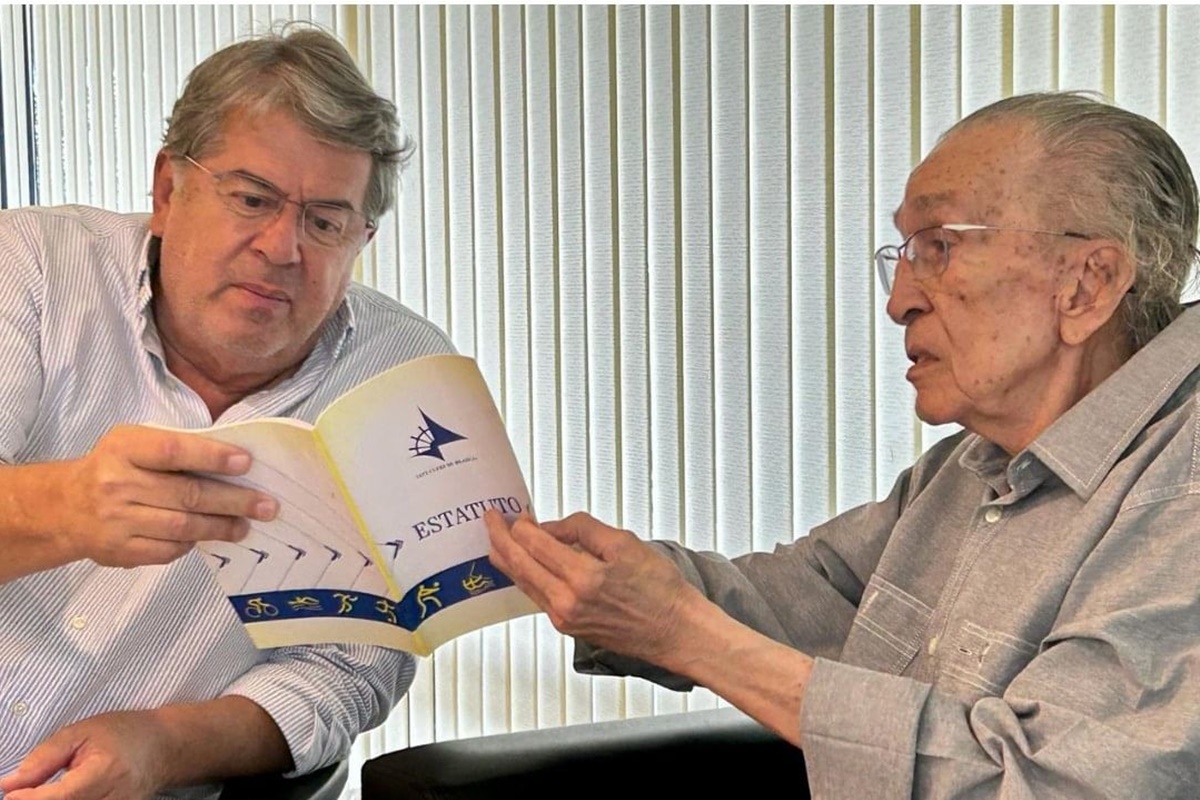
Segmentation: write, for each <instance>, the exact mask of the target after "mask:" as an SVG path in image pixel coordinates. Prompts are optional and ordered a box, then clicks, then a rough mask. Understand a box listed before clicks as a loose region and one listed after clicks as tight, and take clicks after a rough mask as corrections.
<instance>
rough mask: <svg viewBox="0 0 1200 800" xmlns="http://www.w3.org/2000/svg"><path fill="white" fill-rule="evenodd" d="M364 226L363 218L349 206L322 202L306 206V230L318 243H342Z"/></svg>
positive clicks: (330, 245) (329, 244) (332, 244)
mask: <svg viewBox="0 0 1200 800" xmlns="http://www.w3.org/2000/svg"><path fill="white" fill-rule="evenodd" d="M363 227H364V223H363V221H362V218H361V217H359V216H358V214H355V213H354V212H353V211H351V210H350V209H348V208H342V207H341V206H326V205H321V204H320V203H316V204H313V205H308V206H305V207H304V232H305V234H307V235H308V237H309V238H310V239H312V240H313V241H314V242H316V243H317V244H322V245H326V246H329V247H334V246H337V245H340V244H342V243H343V242H345V241H347V240H348V239H350V238H351V237H352V236H353V235H354V233H355V231H356V230H360V231H361V230H362V228H363Z"/></svg>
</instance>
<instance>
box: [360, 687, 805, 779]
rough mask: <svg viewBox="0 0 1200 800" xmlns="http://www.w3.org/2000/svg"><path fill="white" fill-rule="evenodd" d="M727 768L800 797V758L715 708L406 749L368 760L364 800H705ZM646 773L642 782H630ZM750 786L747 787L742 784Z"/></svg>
mask: <svg viewBox="0 0 1200 800" xmlns="http://www.w3.org/2000/svg"><path fill="white" fill-rule="evenodd" d="M726 771H732V772H733V774H736V775H741V776H746V780H753V782H754V784H753V785H767V786H770V785H772V783H773V782H775V781H782V785H784V786H787V787H788V794H789V796H790V797H797V798H805V797H807V786H808V781H807V778H806V773H805V770H804V756H803V754H802V753H801V751H800V750H799V749H798V748H796V747H793V746H792V745H790V744H788V743H787V742H786V741H784V740H783V739H781V738H779V737H778V736H776V735H775V734H773V733H771V732H770V731H768V730H766V729H765V728H763V727H762V726H761V725H759V724H758V723H757V722H755V721H753V720H751V719H750V718H748V717H746V716H745V715H744V714H742V713H741V712H740V711H738V710H737V709H733V708H722V709H717V710H715V711H699V712H693V713H690V714H668V715H664V716H660V717H642V718H638V719H627V720H619V721H616V722H599V723H594V724H590V725H569V726H566V727H563V728H551V729H546V730H539V731H526V732H521V733H506V734H499V735H495V736H482V737H478V738H474V739H462V740H459V741H453V742H438V743H436V744H427V745H421V746H419V747H411V748H409V749H407V750H398V751H396V752H394V753H387V754H385V755H382V756H378V757H376V758H373V759H371V760H369V761H367V763H366V764H364V765H363V771H362V800H412V799H414V798H439V800H479V799H480V798H512V797H528V798H540V797H569V798H571V800H579V799H580V798H592V797H594V798H604V800H612V798H614V797H617V798H622V800H631V799H632V798H641V797H645V798H654V800H661V799H662V797H663V787H664V785H669V786H670V792H669V794H668V796H672V797H687V796H689V795H694V796H699V797H708V796H710V795H711V793H712V791H713V781H714V776H716V775H720V774H722V773H724V772H726ZM640 775H648V776H652V777H653V779H652V780H649V781H645V782H640V781H631V780H630V777H631V776H640ZM747 785H749V784H747Z"/></svg>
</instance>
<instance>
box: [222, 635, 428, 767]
mask: <svg viewBox="0 0 1200 800" xmlns="http://www.w3.org/2000/svg"><path fill="white" fill-rule="evenodd" d="M324 647H327V646H316V647H312V648H284V650H288V651H291V650H311V651H314V652H311V653H306V654H305V655H304V656H300V657H297V658H295V659H287V660H272V661H266V662H263V663H261V664H259V665H257V666H256V667H254V668H253V669H251V670H250V671H249V672H247V673H246V674H244V675H242V676H241V677H240V678H238V679H237V680H236V681H234V682H233V683H231V684H230V685H229V686H228V687H227V688H226V689H225V691H224V692H222V694H223V695H239V696H242V697H245V698H247V699H248V700H251V701H253V702H254V703H256V704H258V706H259V707H261V708H262V709H263V710H264V711H266V712H267V714H268V715H269V716H270V717H271V719H272V720H274V722H275V724H276V725H277V726H278V727H279V731H280V733H282V734H283V738H284V740H285V741H286V742H287V746H288V750H290V751H291V754H292V762H293V768H292V770H291V771H290V772H287V773H285V775H284V777H289V778H290V777H295V776H297V775H304V774H307V773H309V772H312V771H313V770H316V769H320V768H321V767H324V766H327V765H329V764H332V763H334V762H336V761H340V760H342V759H344V758H346V756H347V755H348V754H349V752H350V747H351V746H352V745H353V744H354V739H355V737H357V736H358V734H359V733H361V732H362V731H364V730H368V729H369V728H372V727H374V726H376V725H378V724H380V723H381V722H383V721H384V719H386V718H387V715H388V713H389V712H390V711H391V709H392V707H393V706H394V705H395V703H396V702H397V701H399V699H400V698H401V697H402V696H403V695H404V692H405V691H407V689H408V686H409V684H411V683H412V679H413V675H414V674H415V672H416V663H415V661H414V659H413V657H412V656H411V655H410V654H408V653H403V652H400V651H396V650H385V649H384V648H378V647H362V646H349V647H348V648H345V649H346V650H349V651H351V652H353V653H354V654H355V655H363V654H370V655H371V656H372V658H370V659H369V660H364V659H354V658H350V659H346V660H344V661H341V662H340V663H338V662H337V659H336V658H329V659H324V658H322V654H321V653H320V651H321V650H322V649H323V648H324ZM281 652H282V651H275V653H276V654H277V657H278V654H280V653H281ZM343 655H348V654H343ZM323 662H324V663H323Z"/></svg>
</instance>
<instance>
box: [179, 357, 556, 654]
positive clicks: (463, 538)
mask: <svg viewBox="0 0 1200 800" xmlns="http://www.w3.org/2000/svg"><path fill="white" fill-rule="evenodd" d="M193 433H197V434H199V435H201V436H205V437H208V438H210V439H217V440H220V441H223V442H229V443H231V444H236V445H238V446H239V447H243V448H245V449H246V450H247V451H249V452H250V453H251V455H252V456H253V464H252V466H251V468H250V471H249V472H248V473H247V474H246V475H244V476H241V477H238V478H234V479H228V480H231V481H232V482H234V483H238V484H240V485H243V486H251V487H254V488H256V489H260V490H262V491H264V492H266V493H268V494H271V495H273V496H274V497H275V498H277V499H278V500H279V503H280V510H279V514H278V515H277V517H276V518H275V519H274V520H272V521H271V522H257V521H252V523H251V530H250V534H249V535H248V536H247V537H246V538H245V539H243V540H242V541H240V542H236V543H233V542H220V541H217V542H205V543H204V544H202V545H200V550H201V551H202V552H203V553H204V555H205V557H206V560H207V561H208V562H209V564H210V565H211V567H212V569H213V571H214V573H215V575H216V578H217V581H218V582H219V583H220V584H221V586H222V588H223V589H224V591H225V593H226V594H228V595H229V599H230V601H231V602H232V603H233V606H234V608H235V609H236V611H237V613H238V615H239V616H240V617H241V619H242V621H243V622H244V623H245V625H246V629H247V631H248V632H249V634H250V636H251V638H252V639H253V640H254V642H255V644H256V645H258V646H259V647H281V646H284V645H290V644H309V643H318V642H359V643H366V644H378V645H383V646H385V647H392V648H396V649H400V650H407V651H409V652H412V653H416V654H419V655H428V654H429V653H431V652H432V651H433V649H434V648H436V647H437V646H438V645H440V644H442V643H444V642H446V641H448V640H450V639H453V638H454V637H456V636H460V635H462V634H463V633H466V632H468V631H471V630H475V629H476V628H481V627H483V626H485V625H489V624H491V623H494V622H500V621H503V620H506V619H510V618H512V617H515V616H519V615H521V614H526V613H532V612H533V611H536V608H535V607H534V605H533V603H532V602H531V601H529V599H528V598H526V597H525V595H524V594H522V593H521V592H520V591H519V590H518V589H517V588H516V587H515V586H513V585H512V581H510V580H509V579H508V578H507V577H506V576H505V575H504V574H503V573H502V572H500V571H499V570H497V569H496V568H495V567H493V566H492V564H491V562H489V561H488V558H487V553H488V537H487V528H486V526H485V524H484V521H483V512H484V511H485V510H486V509H489V508H494V509H496V510H497V511H500V512H501V513H503V514H504V515H505V516H506V517H509V518H510V519H511V518H512V517H514V516H516V515H517V514H518V513H520V512H522V511H526V510H529V506H530V503H529V491H528V489H527V488H526V486H525V481H524V479H523V477H522V475H521V470H520V467H519V466H518V464H517V460H516V457H515V455H514V454H513V449H512V444H511V443H510V442H509V439H508V435H507V433H506V432H505V429H504V424H503V422H502V421H501V419H500V414H499V413H498V412H497V410H496V405H495V403H494V402H493V401H492V396H491V394H490V392H489V391H488V388H487V384H486V382H485V381H484V379H483V376H482V375H481V374H480V372H479V368H478V366H477V365H476V364H475V361H474V360H473V359H471V358H468V357H465V356H456V355H441V356H428V357H425V358H419V359H416V360H414V361H409V362H407V363H404V364H401V365H399V366H397V367H394V368H392V369H390V370H388V371H386V372H383V373H381V374H379V375H377V376H375V377H374V378H371V379H370V380H368V381H366V382H364V383H362V384H359V385H358V386H356V387H355V388H353V389H351V390H350V391H348V392H346V393H345V394H343V395H342V396H341V397H339V398H338V399H337V400H335V401H334V402H333V403H331V404H330V405H329V407H328V408H326V409H325V411H324V412H322V414H321V416H320V417H318V418H317V422H316V424H315V425H309V424H308V423H306V422H302V421H299V420H294V419H285V418H275V417H272V418H265V419H255V420H248V421H245V422H236V423H231V424H229V425H220V426H217V427H214V428H207V429H205V430H201V431H193Z"/></svg>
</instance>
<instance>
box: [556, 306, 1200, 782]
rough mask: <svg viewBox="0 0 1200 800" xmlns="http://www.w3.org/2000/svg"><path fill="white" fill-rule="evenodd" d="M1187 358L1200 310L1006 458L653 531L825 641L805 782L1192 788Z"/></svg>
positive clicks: (1199, 474) (804, 647) (979, 457)
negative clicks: (839, 497) (765, 526)
mask: <svg viewBox="0 0 1200 800" xmlns="http://www.w3.org/2000/svg"><path fill="white" fill-rule="evenodd" d="M1198 367H1200V308H1198V309H1193V310H1190V311H1188V312H1186V313H1185V314H1184V315H1183V316H1181V317H1180V318H1179V319H1178V320H1177V321H1176V322H1175V323H1174V324H1172V325H1171V326H1170V327H1169V328H1168V329H1167V330H1166V331H1164V332H1163V333H1161V334H1160V335H1159V336H1157V337H1156V338H1155V339H1153V340H1152V341H1151V342H1150V343H1149V344H1148V345H1147V346H1146V347H1144V348H1143V349H1142V350H1141V351H1139V352H1138V353H1137V354H1136V355H1135V356H1134V357H1133V358H1132V359H1131V360H1130V361H1129V362H1127V363H1126V364H1125V365H1124V366H1122V367H1121V369H1119V370H1118V371H1117V372H1116V373H1114V374H1113V375H1112V376H1110V377H1109V379H1108V380H1107V381H1105V382H1104V383H1103V384H1101V385H1100V386H1099V387H1097V388H1096V389H1095V390H1094V391H1092V392H1091V393H1090V394H1088V395H1087V396H1086V397H1084V398H1083V399H1082V400H1081V401H1080V402H1079V403H1077V404H1076V405H1075V406H1074V407H1073V408H1072V409H1071V410H1070V411H1068V412H1067V413H1066V414H1064V415H1063V416H1062V417H1060V418H1059V419H1058V420H1057V421H1056V422H1055V423H1054V424H1053V425H1051V426H1050V427H1049V428H1048V429H1047V430H1046V431H1044V432H1043V433H1042V435H1041V436H1039V437H1038V438H1037V440H1036V441H1034V442H1033V443H1032V444H1031V445H1030V446H1029V447H1028V448H1027V449H1026V450H1024V451H1022V452H1021V453H1018V454H1017V455H1016V456H1014V457H1012V458H1010V457H1009V456H1008V455H1007V454H1006V453H1005V452H1004V451H1002V450H1001V449H1000V448H999V447H997V446H996V445H994V444H992V443H991V442H988V441H986V440H984V439H982V438H980V437H979V436H976V435H974V434H970V433H965V432H964V433H962V434H960V435H958V436H955V437H952V438H951V439H947V440H945V441H943V442H940V443H939V444H938V445H936V446H935V447H933V448H932V449H931V450H930V451H929V452H928V453H926V454H925V455H924V456H922V457H921V459H920V460H919V461H918V462H917V463H916V464H914V465H913V466H912V467H911V468H910V469H909V470H907V471H905V472H904V473H903V474H902V475H901V476H900V478H899V480H898V481H897V483H896V485H895V487H894V488H893V490H892V492H891V494H890V495H889V496H888V497H887V499H885V500H883V501H882V502H878V503H871V504H868V505H864V506H861V507H859V508H856V509H854V510H852V511H849V512H847V513H845V514H843V515H841V516H839V517H836V518H835V519H833V520H830V521H829V522H828V523H826V524H824V525H822V526H820V527H818V528H816V529H814V530H813V531H812V533H811V535H809V536H808V537H806V538H804V539H801V540H799V541H797V542H795V543H794V544H791V545H787V546H782V547H779V548H777V549H776V550H775V552H774V553H770V554H767V553H756V554H751V555H747V556H744V557H741V558H737V559H734V560H733V561H728V560H726V559H724V558H722V557H720V556H717V555H714V554H711V553H692V552H689V551H687V550H684V549H683V548H681V547H678V546H676V545H672V544H665V543H664V544H663V546H664V549H666V550H667V551H668V552H669V554H670V555H671V556H672V557H673V558H674V560H675V561H676V562H677V563H678V564H679V566H680V567H681V569H683V571H684V573H685V574H686V575H687V577H688V579H689V580H691V581H692V582H693V583H694V584H696V585H697V586H699V587H701V588H702V589H703V590H704V591H705V593H706V594H707V596H708V597H709V598H711V599H712V600H714V601H715V602H717V603H718V604H720V605H721V606H722V607H723V608H725V609H726V611H728V612H729V613H730V614H732V615H733V616H734V617H736V618H738V619H740V620H742V621H744V622H746V623H747V624H749V625H751V626H752V627H754V628H756V629H758V630H760V631H763V632H764V633H766V634H768V635H770V636H772V637H773V638H775V639H778V640H780V641H784V642H787V643H789V644H791V645H793V646H795V647H796V648H798V649H799V650H801V651H803V652H806V653H808V654H810V655H812V656H814V657H815V658H816V666H815V669H814V670H813V673H812V679H811V682H810V683H809V685H808V689H807V693H806V695H805V702H804V708H803V712H802V719H801V720H799V724H800V726H801V730H802V731H803V736H804V743H805V744H804V750H805V758H806V760H807V763H808V771H809V783H810V787H811V789H812V792H813V796H814V797H818V798H847V800H849V799H851V798H853V799H854V800H858V799H859V798H908V797H919V798H934V797H936V798H967V797H970V798H984V797H987V798H993V797H1000V798H1035V797H1036V798H1047V797H1070V798H1078V797H1111V798H1169V797H1170V798H1174V797H1180V798H1183V797H1188V798H1191V797H1197V796H1200V417H1198V414H1197V401H1198V397H1200V390H1198V388H1197V387H1198V384H1200V370H1198V369H1197V368H1198ZM576 665H577V666H578V667H579V668H580V669H583V670H590V671H594V672H601V673H615V672H632V673H634V674H642V675H645V676H646V677H650V678H652V679H655V680H658V681H659V682H662V683H665V684H666V685H673V686H676V687H677V688H684V687H685V686H686V684H685V683H683V682H681V681H680V680H679V679H678V678H675V677H673V676H668V675H666V674H664V673H662V672H661V671H658V670H654V669H650V668H647V667H645V666H644V665H638V664H636V663H634V662H631V661H629V660H628V659H623V658H620V657H617V656H614V655H613V654H611V653H608V652H605V651H593V650H591V649H590V648H588V647H587V646H586V645H582V644H581V645H580V646H579V647H578V649H577V653H576Z"/></svg>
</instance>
